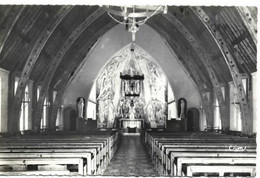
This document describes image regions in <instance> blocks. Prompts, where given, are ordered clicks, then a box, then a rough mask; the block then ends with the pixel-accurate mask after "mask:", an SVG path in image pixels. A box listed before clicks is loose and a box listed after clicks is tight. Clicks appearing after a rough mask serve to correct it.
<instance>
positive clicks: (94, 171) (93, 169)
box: [0, 146, 99, 174]
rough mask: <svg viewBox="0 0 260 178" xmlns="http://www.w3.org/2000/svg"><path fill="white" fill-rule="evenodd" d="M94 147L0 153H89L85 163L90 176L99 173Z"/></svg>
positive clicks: (6, 150) (0, 151)
mask: <svg viewBox="0 0 260 178" xmlns="http://www.w3.org/2000/svg"><path fill="white" fill-rule="evenodd" d="M96 149H97V148H96V146H91V147H90V146H88V147H85V148H69V149H65V148H62V149H60V148H58V149H53V148H44V149H43V148H40V147H38V148H36V149H35V148H33V149H31V148H27V149H19V148H17V149H0V153H3V154H4V153H7V155H10V154H12V153H20V154H23V153H39V154H40V153H72V154H79V155H80V154H85V153H90V154H91V160H87V163H88V164H90V165H91V174H97V173H99V171H98V170H97V168H98V166H99V165H98V164H97V163H96V155H97V151H96Z"/></svg>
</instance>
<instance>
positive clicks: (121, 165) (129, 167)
mask: <svg viewBox="0 0 260 178" xmlns="http://www.w3.org/2000/svg"><path fill="white" fill-rule="evenodd" d="M103 175H107V176H156V177H158V176H159V174H158V172H157V171H156V170H155V168H154V166H153V164H152V160H151V158H150V157H149V155H148V153H147V152H146V150H145V148H144V145H143V144H142V143H141V139H140V136H123V137H122V139H121V141H120V143H119V145H118V149H117V151H116V153H115V155H114V157H113V158H112V159H111V162H110V163H109V165H108V166H107V169H106V170H105V172H104V174H103Z"/></svg>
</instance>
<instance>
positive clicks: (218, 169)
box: [187, 165, 256, 177]
mask: <svg viewBox="0 0 260 178" xmlns="http://www.w3.org/2000/svg"><path fill="white" fill-rule="evenodd" d="M193 173H218V174H219V176H220V177H223V176H224V174H225V173H249V174H250V176H254V177H255V175H256V167H255V166H245V165H242V166H238V165H211V166H207V165H192V166H187V176H193Z"/></svg>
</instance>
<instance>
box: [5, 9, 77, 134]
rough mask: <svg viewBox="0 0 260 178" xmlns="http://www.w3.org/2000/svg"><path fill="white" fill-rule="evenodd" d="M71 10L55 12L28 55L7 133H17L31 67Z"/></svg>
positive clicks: (10, 114)
mask: <svg viewBox="0 0 260 178" xmlns="http://www.w3.org/2000/svg"><path fill="white" fill-rule="evenodd" d="M71 9H72V6H61V8H60V10H59V11H57V13H56V14H55V15H54V17H53V18H52V19H51V20H50V22H49V23H48V24H47V25H46V27H45V28H44V29H43V30H42V33H41V35H40V36H39V38H38V39H37V41H36V43H35V45H34V47H33V49H32V50H31V53H30V54H29V57H28V59H27V61H26V63H25V65H24V67H23V71H22V74H21V77H20V80H19V84H18V87H17V90H16V94H15V96H14V99H13V103H12V104H13V107H12V110H11V111H10V113H9V132H11V133H13V132H18V131H19V118H20V108H21V104H22V99H23V96H24V91H25V87H26V84H27V83H28V81H29V76H30V74H31V72H32V70H33V67H34V65H35V63H36V61H37V59H38V57H39V55H40V53H41V51H42V49H43V47H44V46H45V44H46V42H47V41H48V39H49V37H50V36H51V35H52V33H53V32H54V30H55V29H56V27H57V26H58V25H59V24H60V22H61V21H62V20H63V18H64V17H65V16H66V15H67V14H68V13H69V12H70V10H71ZM37 117H39V116H37Z"/></svg>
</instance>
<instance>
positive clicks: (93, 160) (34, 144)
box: [0, 132, 118, 175]
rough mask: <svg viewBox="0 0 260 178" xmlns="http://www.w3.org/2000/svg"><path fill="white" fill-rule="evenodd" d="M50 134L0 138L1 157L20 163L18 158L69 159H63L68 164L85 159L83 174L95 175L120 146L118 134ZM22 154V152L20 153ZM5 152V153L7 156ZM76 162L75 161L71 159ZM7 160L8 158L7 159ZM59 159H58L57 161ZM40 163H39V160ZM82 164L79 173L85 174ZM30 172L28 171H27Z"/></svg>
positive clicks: (11, 162) (79, 166) (102, 168)
mask: <svg viewBox="0 0 260 178" xmlns="http://www.w3.org/2000/svg"><path fill="white" fill-rule="evenodd" d="M50 137H51V136H45V135H44V136H40V138H38V136H37V137H36V138H32V137H28V136H26V137H22V138H20V137H19V138H4V139H0V159H5V160H6V159H9V160H12V161H10V164H16V163H17V164H18V163H19V161H18V162H17V161H14V160H16V159H17V160H23V161H25V160H27V161H31V162H32V161H33V158H35V159H44V160H45V163H47V162H49V163H50V164H52V163H55V159H56V160H57V159H65V158H66V159H67V161H64V162H63V163H64V164H65V163H66V164H69V163H70V162H69V160H72V159H76V160H79V159H80V160H82V159H83V161H84V166H85V168H86V169H83V170H86V171H85V172H86V173H84V175H93V174H96V173H97V172H98V171H97V169H96V167H100V169H99V170H101V171H100V172H99V173H101V172H102V171H104V169H105V167H106V165H107V164H108V162H109V161H110V159H111V158H112V156H113V154H114V152H115V149H116V147H117V139H118V134H117V132H114V134H108V135H99V134H98V135H88V136H76V137H77V138H76V139H75V137H74V136H68V137H69V138H67V136H63V135H62V136H58V137H57V138H55V137H54V138H52V137H51V138H50ZM21 155H22V156H21ZM5 156H6V157H5ZM72 162H73V161H72ZM5 163H7V162H5ZM58 163H59V162H58ZM39 164H40V163H39ZM82 166H83V165H82V164H79V163H78V168H79V170H78V171H79V174H81V175H82ZM26 174H27V172H26Z"/></svg>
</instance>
